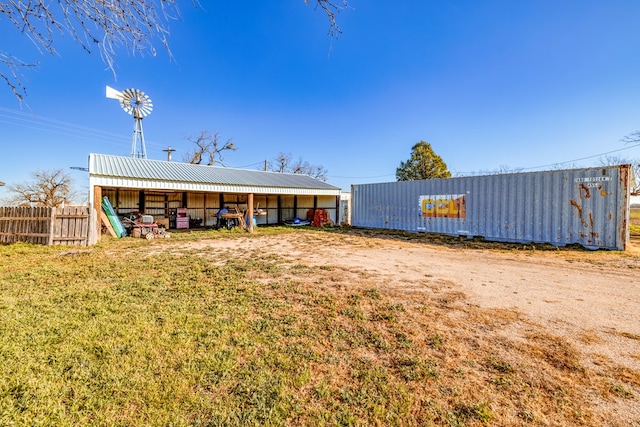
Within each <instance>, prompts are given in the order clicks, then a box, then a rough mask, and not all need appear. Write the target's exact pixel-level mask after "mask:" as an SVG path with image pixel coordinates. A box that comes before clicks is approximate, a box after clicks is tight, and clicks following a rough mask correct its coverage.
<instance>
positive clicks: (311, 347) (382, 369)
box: [0, 229, 638, 426]
mask: <svg viewBox="0 0 640 427" xmlns="http://www.w3.org/2000/svg"><path fill="white" fill-rule="evenodd" d="M281 232H290V231H288V230H277V229H276V230H273V231H264V232H262V233H263V234H262V235H264V234H265V233H266V234H269V233H272V234H274V236H273V238H274V239H276V242H277V234H278V233H281ZM296 232H305V231H296ZM237 236H246V234H244V233H243V234H239V233H233V232H231V233H209V232H206V233H202V234H199V235H198V234H197V233H193V234H185V235H182V236H180V235H175V236H173V237H172V238H171V239H166V240H157V241H152V242H148V241H146V240H144V239H138V240H134V239H119V240H118V239H106V240H104V241H103V242H102V243H100V244H99V245H97V246H96V247H93V248H88V249H74V248H68V247H67V248H65V247H44V246H30V245H25V244H15V245H10V246H0V425H2V426H88V425H91V426H262V425H266V426H277V425H313V426H317V425H319V426H322V425H353V426H356V425H362V426H368V425H380V426H390V425H391V426H393V425H397V426H401V425H402V426H404V425H416V426H418V425H446V426H464V425H469V426H473V425H493V422H496V423H497V424H496V425H526V424H531V425H598V423H599V422H600V421H598V419H597V418H594V417H593V416H592V414H591V413H590V410H589V401H590V399H591V398H592V393H594V391H593V390H594V387H595V390H597V393H600V394H601V395H602V396H604V398H605V399H617V398H622V399H626V398H634V393H633V392H631V388H630V386H629V385H628V384H629V381H630V383H631V384H635V383H634V381H636V382H637V381H638V379H637V378H638V376H637V373H634V374H633V375H632V374H629V373H628V372H626V371H624V372H622V374H620V375H617V376H616V374H615V373H613V372H614V371H615V370H614V369H613V368H612V370H611V372H612V374H611V376H602V375H601V376H600V377H598V378H595V379H594V378H590V377H589V375H587V373H586V371H585V368H584V367H582V366H580V364H579V362H578V360H577V358H576V353H575V351H574V350H573V349H572V348H571V347H570V346H568V345H567V344H566V343H564V342H563V341H562V340H560V339H557V338H555V337H549V336H547V335H544V334H542V333H536V332H532V334H533V335H531V338H530V341H529V342H527V343H520V344H514V343H509V342H506V341H505V340H504V339H503V338H499V334H498V332H497V331H499V330H500V328H501V327H502V326H501V325H505V324H509V323H511V322H514V321H518V315H517V314H514V313H510V312H486V311H482V310H480V309H479V308H477V307H476V308H474V307H471V306H469V305H468V304H466V303H464V299H463V297H462V296H460V295H457V294H447V293H446V292H444V291H443V293H442V294H440V295H439V296H438V297H437V298H432V297H429V296H426V295H414V296H402V297H401V296H397V295H393V294H388V293H387V292H386V291H385V290H384V289H383V288H382V287H381V284H380V283H378V282H375V281H372V279H371V278H368V277H367V276H361V277H354V276H353V275H354V273H352V272H344V271H337V270H333V269H332V268H330V267H309V266H306V265H304V264H299V263H293V264H292V263H291V262H289V261H288V260H286V259H281V258H279V257H278V256H275V255H273V254H269V253H264V254H256V253H251V254H245V255H244V256H241V257H237V256H236V255H235V254H234V253H233V252H231V251H219V250H213V249H208V248H207V247H200V248H198V249H195V248H193V249H185V248H182V247H181V242H182V243H186V242H190V241H198V240H202V239H204V240H206V239H214V238H215V239H217V238H223V239H234V238H236V237H237ZM343 282H344V283H345V284H346V285H345V286H342V287H340V286H338V287H335V289H334V290H330V289H329V288H327V287H326V286H323V284H325V283H343ZM349 283H351V284H352V285H353V286H347V285H348V284H349ZM331 289H333V288H331ZM530 327H532V328H534V327H533V326H530ZM534 329H535V328H534ZM634 375H635V376H634ZM629 378H631V380H630V379H629ZM594 384H596V385H595V386H594ZM636 385H637V384H636Z"/></svg>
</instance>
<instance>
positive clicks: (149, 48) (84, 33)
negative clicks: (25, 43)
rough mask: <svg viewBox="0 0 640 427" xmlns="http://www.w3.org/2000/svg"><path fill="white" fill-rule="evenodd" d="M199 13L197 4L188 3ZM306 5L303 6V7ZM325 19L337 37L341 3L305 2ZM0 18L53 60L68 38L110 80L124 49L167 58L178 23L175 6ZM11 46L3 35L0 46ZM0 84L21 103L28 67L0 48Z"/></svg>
mask: <svg viewBox="0 0 640 427" xmlns="http://www.w3.org/2000/svg"><path fill="white" fill-rule="evenodd" d="M191 1H192V4H193V5H194V6H195V7H197V8H199V7H200V3H199V0H191ZM309 1H310V0H305V3H309ZM311 1H315V3H316V8H321V9H322V10H323V11H324V12H325V14H326V15H327V17H328V18H329V34H330V36H331V37H332V38H335V37H337V35H338V34H340V32H341V31H340V28H339V27H338V24H337V22H336V14H337V13H338V12H340V10H342V9H344V8H345V7H347V0H311ZM1 17H3V18H4V19H5V20H6V21H7V22H9V23H10V24H13V27H14V28H15V29H16V30H17V31H18V32H19V33H20V34H22V35H23V36H25V37H27V38H29V39H30V40H31V41H32V42H33V44H34V46H35V48H36V50H38V51H39V52H40V53H49V54H52V55H55V54H56V49H55V44H56V40H57V37H58V36H63V35H65V34H68V35H70V36H71V37H72V39H73V40H74V41H75V42H77V43H78V44H79V45H80V46H81V47H82V49H84V50H85V51H86V52H88V53H92V52H94V51H97V52H98V53H99V54H100V56H101V58H102V60H103V61H104V62H105V63H106V64H107V66H108V67H109V68H110V69H111V71H112V72H113V73H114V75H115V56H116V52H117V51H119V50H120V49H122V48H124V49H126V50H129V51H130V52H131V53H132V54H134V55H135V54H140V55H145V54H151V55H152V56H155V55H156V54H157V50H156V45H157V44H159V45H161V46H162V47H163V48H164V49H165V50H166V52H167V53H168V54H169V57H170V58H171V56H172V55H171V50H170V49H169V42H168V36H169V25H168V23H169V22H170V21H172V20H175V19H178V18H179V17H180V10H179V7H178V0H84V1H76V0H57V1H53V2H49V1H46V0H8V1H5V2H0V20H2V18H1ZM7 40H12V36H11V35H4V34H3V38H2V40H1V41H4V42H5V43H6V42H7ZM0 65H2V66H4V69H5V71H0V80H2V81H4V82H5V83H6V84H7V85H8V87H9V90H11V91H12V93H13V94H14V95H15V96H16V97H17V98H18V100H19V101H22V100H23V99H24V97H25V95H26V89H25V87H24V86H23V84H22V79H21V76H20V73H18V72H17V70H18V69H21V68H24V67H34V66H37V63H30V62H28V61H25V60H23V59H20V58H17V57H16V56H14V55H13V54H12V53H10V52H6V51H3V49H2V48H0Z"/></svg>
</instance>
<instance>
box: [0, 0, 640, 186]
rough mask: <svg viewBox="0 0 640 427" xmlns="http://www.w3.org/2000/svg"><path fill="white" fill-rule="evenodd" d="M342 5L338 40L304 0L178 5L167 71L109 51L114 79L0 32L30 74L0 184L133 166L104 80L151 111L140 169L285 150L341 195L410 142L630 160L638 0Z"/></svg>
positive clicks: (84, 59)
mask: <svg viewBox="0 0 640 427" xmlns="http://www.w3.org/2000/svg"><path fill="white" fill-rule="evenodd" d="M350 1H351V6H352V8H351V9H347V10H344V11H343V12H341V13H340V14H339V15H338V23H339V25H340V27H341V29H342V31H343V33H342V35H341V36H340V37H339V38H338V39H337V40H334V41H330V40H328V38H327V31H328V21H327V19H326V17H325V16H324V15H323V14H322V12H321V11H319V10H318V11H314V9H313V7H312V6H311V5H308V6H307V5H305V3H304V1H303V0H289V1H269V2H264V1H262V2H222V1H206V0H205V1H204V2H203V5H204V7H205V9H206V10H204V11H197V10H194V9H193V8H192V7H191V6H190V4H189V3H187V2H185V3H184V4H183V5H182V9H181V10H182V14H183V16H182V18H181V19H180V20H178V21H175V22H171V23H170V24H169V25H170V31H171V34H170V37H169V41H170V43H171V48H172V51H173V55H174V60H173V61H171V60H170V58H169V57H168V55H167V54H166V53H165V52H164V51H162V50H161V48H159V53H158V55H157V56H155V57H150V56H144V57H140V56H139V55H135V56H134V55H131V54H130V53H129V52H126V51H120V52H119V53H118V56H117V58H116V59H117V65H116V76H115V77H114V75H113V74H112V72H111V71H110V70H108V69H107V67H106V65H105V64H104V63H103V62H102V61H101V58H100V56H99V55H98V54H95V53H94V54H87V53H86V52H84V51H83V50H82V49H81V48H80V47H79V46H77V45H76V44H74V43H73V42H72V40H71V39H70V37H68V36H66V37H58V45H57V48H58V51H59V55H58V56H50V55H46V54H40V53H38V51H37V50H36V49H35V48H34V47H33V44H32V43H31V42H30V41H29V40H27V39H25V38H24V37H21V36H20V35H19V33H17V32H16V30H14V29H13V27H10V26H9V24H8V23H7V22H6V20H0V40H2V42H0V45H1V46H0V49H2V50H5V51H8V52H11V53H13V54H14V55H17V56H19V57H21V58H22V59H24V60H27V61H39V62H40V65H39V66H38V67H37V68H35V69H27V70H24V71H23V75H24V83H25V85H26V86H27V90H28V96H27V98H26V103H27V105H22V106H21V105H20V104H19V103H18V101H17V100H16V99H15V98H14V96H13V95H12V94H11V92H10V91H9V90H8V89H7V88H6V87H4V86H3V85H2V84H0V141H1V142H2V143H1V147H2V156H1V157H0V181H4V182H6V183H17V182H24V181H26V180H28V179H29V174H30V173H31V172H33V171H35V170H45V169H46V170H48V169H57V168H62V169H65V170H67V171H68V172H69V175H71V176H72V177H73V178H74V180H75V181H76V187H77V188H78V189H80V190H81V191H84V189H86V186H87V181H88V179H87V174H86V173H84V172H80V171H76V170H72V169H69V167H74V166H80V167H86V166H87V158H88V154H89V153H91V152H96V153H106V154H114V155H123V156H128V155H129V154H130V150H131V140H132V134H133V120H132V118H131V117H130V116H129V115H127V114H126V113H124V112H123V111H122V110H121V109H120V107H119V105H118V103H117V101H115V100H112V99H107V98H105V93H104V92H105V86H106V85H109V86H113V87H115V88H117V89H120V90H123V89H126V88H138V89H141V90H143V91H144V92H146V93H147V94H148V95H149V96H150V97H151V99H152V100H153V103H154V110H153V113H152V114H151V115H150V116H149V117H147V118H146V119H145V120H144V122H143V123H144V131H145V138H146V148H147V157H148V158H150V159H166V153H164V152H163V151H162V150H163V149H165V148H167V147H168V146H171V147H172V148H175V149H176V150H178V151H177V152H175V153H173V158H174V160H181V159H182V158H183V156H184V154H185V152H186V151H187V150H188V149H189V148H190V147H191V143H189V142H188V141H186V140H185V137H186V136H189V135H194V134H197V133H199V132H200V131H202V130H205V129H206V130H212V131H218V132H220V133H221V134H222V135H223V136H224V137H227V138H233V140H234V141H235V143H236V146H237V147H238V150H237V151H235V152H231V153H228V154H227V155H226V156H225V162H226V164H227V166H232V167H244V168H249V169H256V168H260V167H261V166H262V164H263V162H264V160H265V159H266V160H273V159H274V158H275V157H276V156H277V155H278V153H280V152H285V153H291V154H292V155H293V156H294V157H296V158H297V157H302V158H303V159H304V160H307V161H309V162H311V163H313V164H321V165H323V166H324V167H325V168H326V169H328V172H329V173H328V175H329V178H328V181H329V182H330V183H331V184H334V185H336V186H339V187H341V188H342V189H343V190H349V188H350V185H351V184H359V183H367V182H385V181H394V180H395V170H396V168H397V167H398V166H399V164H400V162H401V161H403V160H406V159H407V158H408V157H409V155H410V151H411V146H412V145H413V144H415V143H416V142H418V141H420V140H425V141H428V142H430V143H431V145H432V146H433V148H434V150H435V151H436V153H438V154H439V155H441V156H442V158H443V159H444V160H445V162H446V163H447V165H448V167H449V169H450V170H451V171H452V172H453V173H454V174H455V173H471V172H480V171H492V170H496V169H499V168H500V167H502V166H508V167H510V168H525V170H541V169H550V168H552V167H553V166H552V165H553V164H555V163H561V162H569V165H570V166H593V165H596V164H597V163H598V158H597V156H598V155H600V154H602V153H607V152H611V151H614V150H622V151H617V152H615V153H612V154H614V155H618V156H622V157H628V158H638V157H640V147H638V146H636V147H631V146H630V145H628V144H627V145H625V144H624V143H622V142H621V141H620V139H621V138H622V137H624V136H625V135H627V134H629V133H631V132H633V131H636V130H639V129H640V54H639V53H640V25H639V24H638V22H639V18H640V1H637V0H607V1H603V0H600V1H592V0H573V1H563V0H536V1H513V0H473V1H471V0H458V1H448V0H440V1H436V0H404V1H390V0H384V1H383V0H350ZM7 40H11V42H8V44H7ZM581 159H583V160H581ZM4 196H6V187H5V188H1V187H0V198H1V197H4Z"/></svg>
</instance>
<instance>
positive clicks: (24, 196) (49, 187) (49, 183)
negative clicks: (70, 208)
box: [6, 169, 74, 207]
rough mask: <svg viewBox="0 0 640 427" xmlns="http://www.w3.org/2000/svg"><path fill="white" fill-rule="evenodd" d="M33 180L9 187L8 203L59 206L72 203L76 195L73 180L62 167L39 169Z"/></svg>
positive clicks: (33, 175) (34, 173)
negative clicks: (10, 194)
mask: <svg viewBox="0 0 640 427" xmlns="http://www.w3.org/2000/svg"><path fill="white" fill-rule="evenodd" d="M31 175H32V177H33V180H32V181H30V182H25V183H22V184H12V185H9V186H8V187H7V189H8V190H9V192H10V193H13V195H12V196H10V197H9V198H8V199H7V200H6V203H9V204H13V205H18V206H47V207H58V206H62V205H64V204H65V203H70V201H71V199H72V198H73V197H74V192H73V189H72V180H71V178H70V177H69V176H68V175H67V174H65V173H64V172H63V171H62V169H55V170H45V171H37V172H33V173H32V174H31Z"/></svg>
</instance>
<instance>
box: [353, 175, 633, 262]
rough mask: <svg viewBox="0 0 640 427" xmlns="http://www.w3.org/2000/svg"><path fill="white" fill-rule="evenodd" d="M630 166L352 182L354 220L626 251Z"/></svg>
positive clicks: (370, 225)
mask: <svg viewBox="0 0 640 427" xmlns="http://www.w3.org/2000/svg"><path fill="white" fill-rule="evenodd" d="M629 192H630V167H629V166H628V165H620V166H606V167H601V168H589V169H574V170H559V171H547V172H531V173H516V174H504V175H487V176H473V177H460V178H451V179H433V180H424V181H405V182H391V183H379V184H360V185H353V186H352V195H351V197H352V225H353V226H354V227H362V228H382V229H392V230H404V231H411V232H427V233H442V234H448V235H453V236H468V237H473V236H479V237H484V238H485V239H487V240H491V241H504V242H518V243H532V242H535V243H550V244H552V245H556V246H564V245H568V244H574V243H577V244H580V245H583V246H585V247H587V248H590V249H599V248H602V249H619V250H624V249H625V247H626V245H627V243H628V240H629V228H628V224H629Z"/></svg>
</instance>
